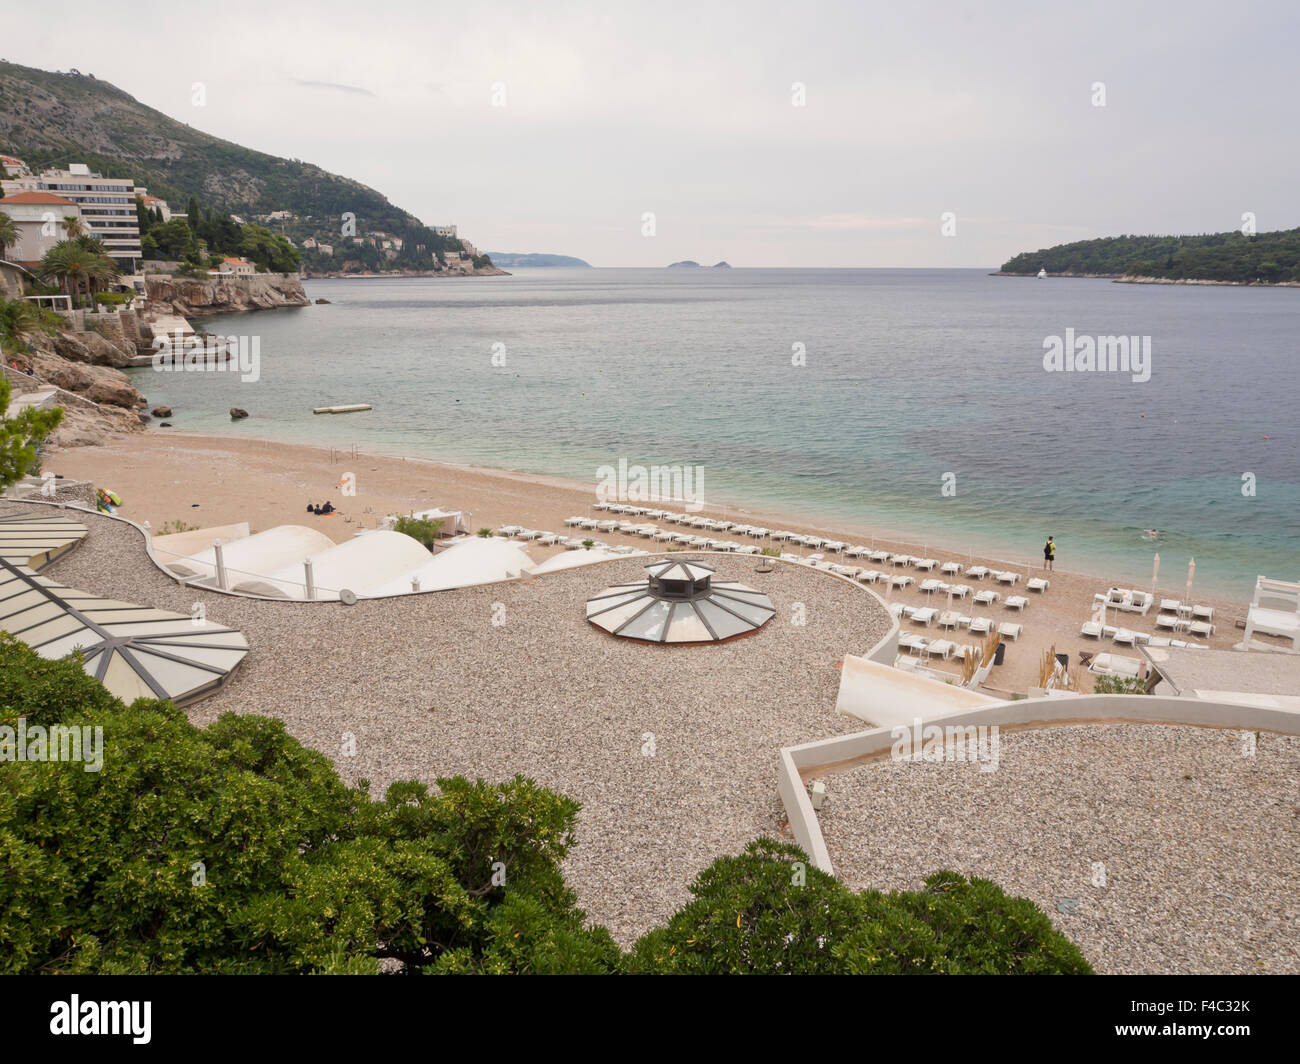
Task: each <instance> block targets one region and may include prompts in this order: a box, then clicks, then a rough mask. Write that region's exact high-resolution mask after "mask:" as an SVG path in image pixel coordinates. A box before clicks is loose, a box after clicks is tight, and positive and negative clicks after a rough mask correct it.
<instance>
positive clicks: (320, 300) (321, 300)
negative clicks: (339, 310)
mask: <svg viewBox="0 0 1300 1064" xmlns="http://www.w3.org/2000/svg"><path fill="white" fill-rule="evenodd" d="M329 302H330V300H328V299H318V300H316V305H317V306H318V307H319V306H323V305H327V304H328V303H329Z"/></svg>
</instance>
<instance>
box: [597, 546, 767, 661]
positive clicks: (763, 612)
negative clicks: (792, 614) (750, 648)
mask: <svg viewBox="0 0 1300 1064" xmlns="http://www.w3.org/2000/svg"><path fill="white" fill-rule="evenodd" d="M646 569H647V571H648V572H649V573H650V576H649V578H648V579H646V580H643V581H639V582H638V583H634V584H615V585H614V586H613V587H610V588H606V589H605V590H604V591H602V592H601V593H600V594H599V595H597V596H596V597H595V598H593V599H589V600H588V601H587V620H589V621H590V622H591V623H592V624H594V625H595V626H596V627H597V628H601V629H603V630H605V631H606V632H609V633H610V635H616V636H619V637H620V638H622V639H638V640H641V641H642V642H646V643H673V644H681V643H723V642H726V641H727V640H728V639H737V638H739V637H741V636H746V635H750V634H752V633H754V632H756V631H758V629H760V628H762V627H763V625H765V624H766V623H767V622H768V621H770V620H771V619H772V617H773V615H774V614H775V613H776V610H775V609H774V608H773V607H772V600H771V599H769V598H768V597H767V596H766V595H764V594H763V593H762V592H761V591H756V590H755V589H754V588H752V587H747V586H746V585H744V584H737V583H734V582H733V581H721V582H719V581H715V580H714V578H713V576H714V572H715V570H714V568H713V566H711V565H705V564H703V563H702V562H696V561H691V562H687V561H659V562H654V563H653V564H651V565H647V566H646Z"/></svg>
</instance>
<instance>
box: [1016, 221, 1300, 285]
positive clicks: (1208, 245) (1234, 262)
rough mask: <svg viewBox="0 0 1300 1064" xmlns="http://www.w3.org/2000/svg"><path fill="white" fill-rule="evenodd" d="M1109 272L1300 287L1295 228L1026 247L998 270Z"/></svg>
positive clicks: (1299, 235)
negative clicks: (1253, 232) (1252, 232)
mask: <svg viewBox="0 0 1300 1064" xmlns="http://www.w3.org/2000/svg"><path fill="white" fill-rule="evenodd" d="M1040 270H1041V271H1046V273H1047V274H1048V275H1049V276H1056V277H1109V278H1112V279H1114V280H1117V281H1127V282H1132V283H1146V284H1261V285H1288V286H1290V285H1298V286H1300V229H1284V230H1280V231H1277V232H1272V233H1257V234H1254V235H1252V236H1246V235H1244V234H1243V233H1240V232H1237V231H1236V230H1233V231H1232V232H1228V233H1207V234H1204V235H1201V236H1112V237H1103V238H1102V239H1100V240H1080V241H1077V242H1075V243H1073V244H1059V245H1057V246H1056V247H1052V248H1046V249H1044V250H1041V251H1026V252H1022V253H1021V254H1019V255H1017V256H1015V257H1014V258H1012V259H1009V260H1007V261H1006V262H1005V263H1003V264H1002V268H1001V270H1000V271H999V273H1000V274H1003V275H1009V276H1015V277H1027V276H1028V277H1032V276H1035V275H1037V274H1038V273H1039V271H1040Z"/></svg>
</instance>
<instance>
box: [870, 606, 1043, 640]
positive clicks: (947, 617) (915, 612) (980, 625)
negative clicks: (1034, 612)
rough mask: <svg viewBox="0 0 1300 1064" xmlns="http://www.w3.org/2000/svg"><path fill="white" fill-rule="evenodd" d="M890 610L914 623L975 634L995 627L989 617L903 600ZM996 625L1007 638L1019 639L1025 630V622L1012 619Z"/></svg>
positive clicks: (896, 615) (985, 632)
mask: <svg viewBox="0 0 1300 1064" xmlns="http://www.w3.org/2000/svg"><path fill="white" fill-rule="evenodd" d="M889 611H890V613H892V614H893V615H894V616H895V617H902V618H905V619H906V620H909V621H911V622H912V623H913V624H923V625H925V626H926V627H927V628H928V627H930V625H932V624H936V623H937V624H938V626H939V627H940V628H944V629H948V630H955V629H957V628H965V629H967V630H968V631H969V632H971V633H972V634H974V635H987V634H988V633H989V632H991V631H993V629H994V622H993V621H991V620H990V619H989V618H987V617H967V616H965V615H963V614H960V613H958V612H957V611H956V610H945V611H944V612H942V613H940V612H939V611H938V610H936V609H933V608H932V607H930V606H906V605H904V604H903V603H901V602H895V603H894V604H893V605H891V606H890V608H889ZM996 627H997V630H998V632H999V633H1000V634H1002V635H1003V636H1005V637H1006V638H1007V639H1019V638H1020V636H1021V633H1023V632H1024V630H1025V626H1024V625H1023V624H1013V623H1012V622H1010V621H1004V622H1003V623H1001V624H998V625H997V626H996ZM899 638H900V639H901V638H902V637H901V636H900V637H899Z"/></svg>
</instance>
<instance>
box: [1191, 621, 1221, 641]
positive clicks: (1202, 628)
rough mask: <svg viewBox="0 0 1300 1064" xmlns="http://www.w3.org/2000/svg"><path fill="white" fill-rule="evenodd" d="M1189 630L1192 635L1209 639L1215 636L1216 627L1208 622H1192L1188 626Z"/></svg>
mask: <svg viewBox="0 0 1300 1064" xmlns="http://www.w3.org/2000/svg"><path fill="white" fill-rule="evenodd" d="M1187 630H1188V631H1189V632H1190V633H1191V634H1192V635H1199V636H1204V637H1205V638H1206V639H1209V638H1210V636H1212V635H1214V630H1215V625H1212V624H1210V623H1209V622H1208V621H1192V622H1190V623H1189V624H1188V625H1187Z"/></svg>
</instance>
